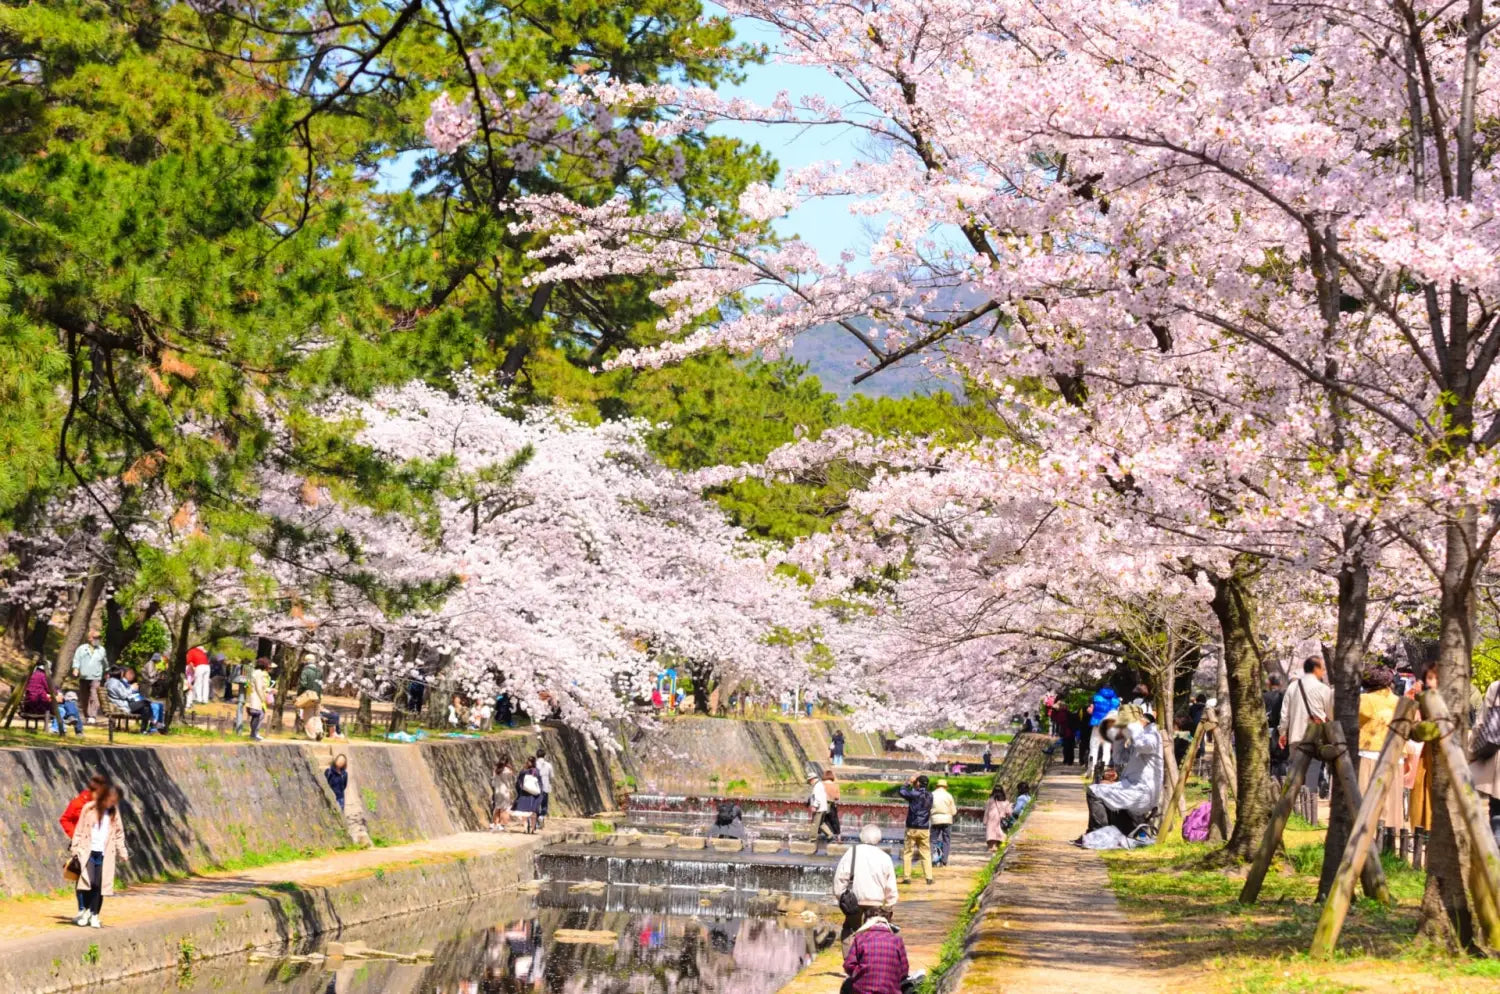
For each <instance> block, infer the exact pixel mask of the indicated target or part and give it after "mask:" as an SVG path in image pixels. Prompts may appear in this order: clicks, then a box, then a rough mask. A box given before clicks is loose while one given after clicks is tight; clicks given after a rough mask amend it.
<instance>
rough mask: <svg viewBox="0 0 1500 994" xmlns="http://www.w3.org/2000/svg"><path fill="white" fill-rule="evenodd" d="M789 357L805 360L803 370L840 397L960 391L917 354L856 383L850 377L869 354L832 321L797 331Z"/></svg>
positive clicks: (957, 394)
mask: <svg viewBox="0 0 1500 994" xmlns="http://www.w3.org/2000/svg"><path fill="white" fill-rule="evenodd" d="M792 358H793V359H795V360H797V361H798V362H800V363H805V364H806V365H807V374H808V375H809V376H816V377H817V378H818V380H819V382H820V383H822V385H823V389H824V390H827V391H828V392H829V393H833V394H837V395H838V397H839V399H840V400H847V399H848V398H849V397H850V396H851V395H853V394H856V393H859V394H864V395H865V396H867V397H911V396H915V395H919V394H930V393H939V392H944V393H950V394H952V395H953V396H955V397H960V396H962V395H963V388H962V387H961V386H960V385H959V384H958V383H957V382H956V381H954V380H951V379H946V378H940V377H939V376H938V375H936V374H934V373H933V372H932V371H930V370H928V369H924V368H923V367H922V365H921V360H920V359H919V357H917V356H913V357H911V358H909V359H905V360H903V361H901V362H898V363H897V364H896V365H894V366H891V367H890V368H888V369H882V370H881V371H880V372H878V373H876V374H875V375H874V376H872V377H870V378H869V379H867V380H865V381H864V382H863V383H860V384H857V385H856V384H855V383H854V382H853V380H854V377H856V376H858V375H859V374H860V373H862V372H864V371H865V370H866V369H867V368H868V364H867V363H866V365H861V362H863V361H865V360H868V359H870V358H871V356H870V352H869V350H868V349H866V348H865V347H864V346H863V345H861V344H860V343H859V342H858V341H857V340H856V339H855V338H854V336H853V335H851V334H849V333H848V332H847V331H845V330H844V329H842V328H840V327H838V326H836V325H823V326H822V327H818V328H814V329H813V330H811V331H809V332H806V333H804V334H802V335H799V336H798V337H797V340H796V342H794V343H793V345H792Z"/></svg>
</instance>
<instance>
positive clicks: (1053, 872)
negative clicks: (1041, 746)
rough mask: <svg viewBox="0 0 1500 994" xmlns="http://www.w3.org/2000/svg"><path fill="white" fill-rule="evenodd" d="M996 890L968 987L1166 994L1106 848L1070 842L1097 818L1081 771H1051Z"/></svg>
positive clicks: (969, 992)
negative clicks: (1149, 967) (1147, 970)
mask: <svg viewBox="0 0 1500 994" xmlns="http://www.w3.org/2000/svg"><path fill="white" fill-rule="evenodd" d="M1044 784H1045V786H1044V787H1043V790H1042V793H1041V795H1040V798H1041V799H1040V800H1039V802H1038V807H1037V809H1036V810H1035V811H1033V812H1032V813H1031V816H1030V818H1028V819H1027V822H1026V825H1025V829H1024V831H1022V832H1021V834H1020V835H1019V836H1018V837H1017V840H1016V842H1015V846H1014V848H1013V849H1012V850H1011V852H1010V854H1009V855H1008V856H1007V857H1006V860H1005V864H1004V868H1003V869H1002V871H1001V872H1000V873H999V874H997V875H996V877H995V881H994V883H992V884H991V885H990V888H989V891H988V904H989V910H987V911H985V912H984V913H983V914H982V915H981V918H980V921H979V922H978V923H977V930H976V931H975V932H974V933H973V945H972V952H973V955H972V959H971V960H970V961H969V964H968V966H967V969H966V970H965V972H964V974H963V977H962V980H961V982H960V984H959V986H958V988H957V989H958V991H959V992H960V994H1012V992H1013V994H1022V992H1025V994H1077V992H1079V991H1109V992H1111V994H1158V992H1164V991H1165V990H1166V989H1167V983H1166V982H1165V981H1164V979H1163V978H1162V977H1161V976H1160V975H1159V974H1158V975H1155V976H1145V975H1143V973H1142V972H1141V969H1140V967H1141V956H1140V950H1139V948H1138V946H1137V941H1136V936H1135V934H1134V932H1133V930H1132V926H1131V923H1130V920H1129V919H1128V918H1127V917H1126V915H1125V913H1124V912H1123V911H1121V910H1120V908H1119V906H1118V905H1117V904H1116V902H1115V897H1114V893H1113V892H1112V891H1111V890H1110V886H1109V875H1108V873H1107V871H1106V870H1105V868H1104V862H1103V860H1101V859H1100V858H1099V855H1098V854H1097V853H1093V852H1088V851H1086V850H1083V849H1078V848H1076V847H1074V846H1072V845H1070V844H1069V840H1071V839H1075V838H1077V837H1078V836H1079V835H1080V834H1082V832H1083V829H1084V826H1085V825H1086V824H1087V822H1088V809H1087V806H1086V805H1085V804H1084V798H1083V784H1082V781H1081V780H1080V778H1079V775H1078V773H1077V771H1076V769H1069V770H1067V771H1062V772H1053V773H1050V774H1048V776H1047V777H1046V779H1045V781H1044Z"/></svg>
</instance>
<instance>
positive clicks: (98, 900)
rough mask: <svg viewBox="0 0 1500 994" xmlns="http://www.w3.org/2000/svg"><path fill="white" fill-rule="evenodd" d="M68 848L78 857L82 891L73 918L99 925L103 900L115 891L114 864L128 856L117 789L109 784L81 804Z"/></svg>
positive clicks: (79, 882) (79, 881) (77, 922)
mask: <svg viewBox="0 0 1500 994" xmlns="http://www.w3.org/2000/svg"><path fill="white" fill-rule="evenodd" d="M69 851H70V852H71V853H72V854H73V855H74V856H76V857H77V858H78V866H79V874H78V889H79V890H80V891H82V892H84V894H85V899H84V910H82V911H80V912H79V913H78V917H77V918H76V919H74V921H75V922H76V924H78V925H87V926H92V927H93V928H99V927H100V925H99V912H100V911H101V910H102V909H103V907H104V899H105V898H106V897H113V896H114V893H115V864H116V863H117V862H120V863H123V862H125V861H126V860H128V859H129V858H130V853H129V851H127V850H126V848H125V828H124V826H122V825H121V824H120V791H119V788H117V787H110V788H108V789H107V790H106V791H105V792H104V793H103V794H101V795H99V797H98V799H97V800H93V801H90V802H88V803H87V804H85V805H84V806H83V811H82V812H81V813H80V814H79V816H78V827H77V828H75V829H74V830H73V844H72V846H71V847H70V849H69Z"/></svg>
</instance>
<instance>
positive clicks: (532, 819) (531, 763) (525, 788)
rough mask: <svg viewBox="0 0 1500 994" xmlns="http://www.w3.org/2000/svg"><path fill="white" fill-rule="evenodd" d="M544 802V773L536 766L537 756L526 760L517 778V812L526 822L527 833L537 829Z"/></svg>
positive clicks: (529, 833)
mask: <svg viewBox="0 0 1500 994" xmlns="http://www.w3.org/2000/svg"><path fill="white" fill-rule="evenodd" d="M541 803H542V775H541V773H540V772H539V771H538V770H537V768H536V757H535V756H532V757H529V758H528V759H527V760H526V766H525V767H524V768H523V769H522V770H521V775H520V776H518V777H517V778H516V812H517V813H518V814H520V815H521V818H522V819H523V820H524V821H525V823H526V834H527V835H531V834H532V833H534V832H535V831H536V829H537V811H538V810H539V809H540V807H541Z"/></svg>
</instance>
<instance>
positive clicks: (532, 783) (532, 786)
mask: <svg viewBox="0 0 1500 994" xmlns="http://www.w3.org/2000/svg"><path fill="white" fill-rule="evenodd" d="M521 789H522V790H524V791H525V792H526V793H528V794H530V795H531V796H533V797H535V796H536V795H538V794H540V793H541V792H542V782H541V781H540V780H538V779H537V778H536V774H535V773H528V774H526V775H525V776H523V777H521Z"/></svg>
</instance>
